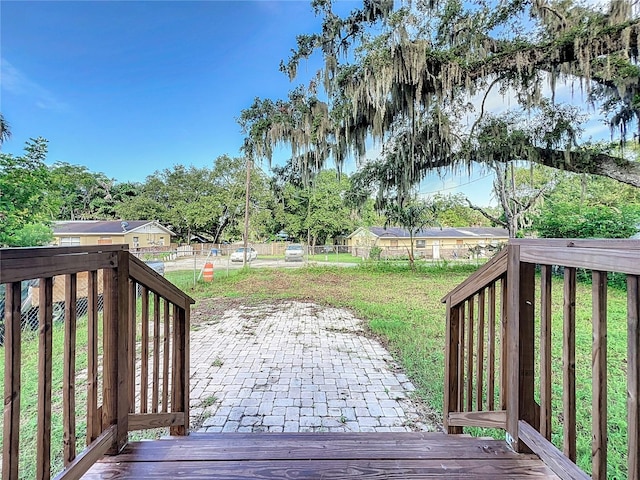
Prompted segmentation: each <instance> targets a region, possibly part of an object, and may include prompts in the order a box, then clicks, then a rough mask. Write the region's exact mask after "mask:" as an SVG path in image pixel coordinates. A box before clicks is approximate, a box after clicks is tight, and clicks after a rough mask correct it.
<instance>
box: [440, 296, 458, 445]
mask: <svg viewBox="0 0 640 480" xmlns="http://www.w3.org/2000/svg"><path fill="white" fill-rule="evenodd" d="M459 330H460V310H459V308H458V307H451V298H447V327H446V332H445V338H446V340H445V356H444V358H445V364H444V368H445V373H444V381H445V385H444V415H443V416H444V428H445V429H446V431H447V433H452V434H459V433H462V427H452V426H449V413H450V412H455V411H457V410H458V374H459V372H458V355H459V350H460V349H459V345H458V341H459V339H460V332H459Z"/></svg>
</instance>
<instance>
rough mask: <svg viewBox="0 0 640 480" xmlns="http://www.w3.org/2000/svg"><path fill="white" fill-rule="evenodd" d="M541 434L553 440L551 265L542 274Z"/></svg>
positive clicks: (543, 269) (545, 266)
mask: <svg viewBox="0 0 640 480" xmlns="http://www.w3.org/2000/svg"><path fill="white" fill-rule="evenodd" d="M540 291H541V294H540V433H541V434H542V436H543V437H545V438H546V439H547V440H551V415H552V414H551V300H552V295H551V265H542V267H541V272H540Z"/></svg>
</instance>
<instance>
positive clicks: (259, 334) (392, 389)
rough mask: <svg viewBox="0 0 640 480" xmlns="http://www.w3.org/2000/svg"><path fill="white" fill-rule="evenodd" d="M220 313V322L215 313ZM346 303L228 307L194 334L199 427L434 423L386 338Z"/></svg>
mask: <svg viewBox="0 0 640 480" xmlns="http://www.w3.org/2000/svg"><path fill="white" fill-rule="evenodd" d="M216 320H219V321H216ZM360 323H361V322H360V320H358V319H357V318H355V317H353V315H352V314H351V313H349V312H348V311H346V310H341V309H336V308H327V307H321V306H318V305H315V304H311V303H302V302H283V303H276V304H260V305H256V306H243V307H239V308H233V309H230V310H227V311H226V312H225V314H224V315H222V317H221V318H219V319H214V320H213V321H212V322H209V324H203V325H200V326H198V327H196V329H195V330H194V331H193V332H192V333H191V405H192V406H191V409H192V410H191V413H192V418H194V419H196V421H197V425H196V426H197V427H198V429H199V431H204V432H227V431H228V432H252V431H269V432H271V431H273V432H282V431H284V432H308V431H352V432H373V431H377V432H381V431H388V432H402V431H413V430H432V429H433V428H432V427H429V426H428V425H426V424H424V423H422V421H421V419H420V415H419V414H418V410H417V408H416V405H415V404H414V403H413V402H412V401H411V400H410V398H409V396H408V394H409V393H410V392H411V391H413V390H414V387H413V385H412V384H411V383H410V382H409V381H408V379H407V377H406V376H405V375H404V374H402V373H399V368H398V366H397V365H396V364H395V363H394V361H393V359H392V358H391V356H390V355H389V353H388V352H387V351H386V350H385V349H384V348H383V346H382V345H381V344H380V343H379V342H378V341H376V340H375V339H372V338H370V337H367V336H365V335H364V332H363V331H362V328H361V326H360Z"/></svg>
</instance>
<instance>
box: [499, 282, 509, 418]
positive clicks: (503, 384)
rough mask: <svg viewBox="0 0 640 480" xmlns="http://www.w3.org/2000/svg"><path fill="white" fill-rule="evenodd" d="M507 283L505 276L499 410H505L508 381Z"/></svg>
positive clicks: (501, 290)
mask: <svg viewBox="0 0 640 480" xmlns="http://www.w3.org/2000/svg"><path fill="white" fill-rule="evenodd" d="M508 288H509V287H508V282H507V277H506V275H505V276H504V277H502V280H501V281H500V410H506V409H507V383H508V381H509V377H508V372H507V361H508V358H507V355H508V342H507V321H508V316H507V295H508V293H509V292H508Z"/></svg>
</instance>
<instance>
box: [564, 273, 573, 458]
mask: <svg viewBox="0 0 640 480" xmlns="http://www.w3.org/2000/svg"><path fill="white" fill-rule="evenodd" d="M562 366H563V375H562V413H563V418H564V425H563V427H562V432H563V442H562V443H563V453H564V455H565V456H566V457H567V458H568V459H569V460H571V461H572V462H575V461H576V269H575V268H570V267H565V269H564V328H563V345H562Z"/></svg>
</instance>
